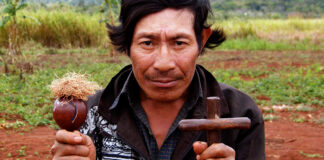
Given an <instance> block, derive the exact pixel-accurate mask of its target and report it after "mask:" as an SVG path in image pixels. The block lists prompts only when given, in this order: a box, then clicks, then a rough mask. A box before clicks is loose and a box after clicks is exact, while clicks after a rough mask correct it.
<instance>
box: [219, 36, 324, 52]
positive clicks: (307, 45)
mask: <svg viewBox="0 0 324 160" xmlns="http://www.w3.org/2000/svg"><path fill="white" fill-rule="evenodd" d="M323 48H324V42H321V43H320V44H315V43H312V42H311V41H310V40H308V39H305V40H302V41H295V42H294V43H290V42H289V41H285V40H282V41H277V42H276V41H270V40H266V39H261V38H257V37H246V38H235V39H233V38H230V39H227V40H226V41H225V42H224V43H223V44H222V45H221V46H219V47H218V48H216V50H248V51H256V50H262V51H264V50H268V51H282V50H290V51H307V50H311V51H318V50H323Z"/></svg>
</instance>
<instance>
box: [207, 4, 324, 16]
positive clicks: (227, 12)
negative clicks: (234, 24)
mask: <svg viewBox="0 0 324 160" xmlns="http://www.w3.org/2000/svg"><path fill="white" fill-rule="evenodd" d="M211 5H212V8H213V10H215V12H217V13H218V17H222V18H231V17H233V16H234V17H268V18H271V17H272V16H273V15H276V16H279V17H282V18H284V17H289V16H290V14H291V13H298V14H300V15H301V16H303V17H320V16H321V15H323V13H324V9H323V8H324V2H323V1H318V0H284V1H279V0H271V1H269V0H241V1H236V0H211Z"/></svg>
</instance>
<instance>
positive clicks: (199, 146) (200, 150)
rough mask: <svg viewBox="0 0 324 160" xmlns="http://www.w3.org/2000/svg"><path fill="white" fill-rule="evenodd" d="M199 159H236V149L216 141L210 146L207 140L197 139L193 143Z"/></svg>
mask: <svg viewBox="0 0 324 160" xmlns="http://www.w3.org/2000/svg"><path fill="white" fill-rule="evenodd" d="M193 149H194V151H195V153H196V155H197V156H196V159H197V160H205V159H206V160H207V159H208V160H220V159H221V160H234V159H235V151H234V149H233V148H231V147H229V146H227V145H225V144H223V143H214V144H212V145H211V146H209V147H208V145H207V143H206V142H200V141H197V142H195V143H194V144H193Z"/></svg>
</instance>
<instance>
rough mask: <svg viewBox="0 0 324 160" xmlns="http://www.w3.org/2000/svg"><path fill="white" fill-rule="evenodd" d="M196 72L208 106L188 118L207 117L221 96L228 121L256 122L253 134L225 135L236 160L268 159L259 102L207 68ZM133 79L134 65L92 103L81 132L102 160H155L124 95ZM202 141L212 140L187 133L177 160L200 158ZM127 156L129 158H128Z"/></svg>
mask: <svg viewBox="0 0 324 160" xmlns="http://www.w3.org/2000/svg"><path fill="white" fill-rule="evenodd" d="M196 71H197V73H198V74H199V78H200V83H201V87H202V91H203V97H204V98H203V102H202V103H201V104H200V105H198V106H195V108H194V109H193V110H192V111H191V112H190V113H189V115H188V117H187V119H200V118H206V107H205V103H206V97H209V96H218V97H220V99H221V108H220V112H221V117H222V118H225V117H249V118H250V119H251V128H250V129H248V130H239V129H231V130H223V131H221V142H222V143H224V144H226V145H228V146H230V147H232V148H233V149H234V150H235V151H236V159H239V160H263V159H265V138H264V121H263V118H262V114H261V113H260V111H259V109H258V107H257V105H256V104H255V102H254V101H253V100H252V99H251V98H250V97H249V96H247V95H246V94H244V93H242V92H241V91H239V90H237V89H235V88H233V87H230V86H228V85H225V84H221V83H218V82H217V81H216V79H215V78H214V77H213V75H212V74H211V73H210V72H208V71H207V70H206V69H204V68H203V67H202V66H200V65H197V67H196ZM130 74H132V68H131V66H130V65H129V66H126V67H125V68H123V69H122V70H121V71H120V72H119V73H118V74H117V75H116V76H115V77H113V78H112V80H111V82H110V83H109V84H108V86H107V87H106V88H105V89H104V90H102V91H99V92H97V93H96V94H95V95H93V96H91V97H90V98H89V100H88V101H87V106H88V107H89V113H88V119H87V121H86V123H85V125H84V126H83V128H82V129H81V130H80V131H81V132H83V133H84V134H88V135H89V136H90V137H91V138H92V139H93V140H94V143H95V145H96V148H97V157H98V159H105V157H106V158H108V157H110V158H114V157H115V158H117V157H118V156H120V157H119V158H123V157H124V159H127V158H128V159H149V158H148V157H149V155H148V151H147V149H146V145H145V142H144V139H143V137H141V134H140V132H139V130H138V128H137V126H136V123H135V121H134V119H135V118H134V115H133V114H132V111H131V109H130V106H129V103H128V100H127V98H126V96H123V95H121V94H120V93H121V91H122V90H123V87H124V83H125V81H127V79H128V78H129V77H130ZM117 100H118V101H117ZM116 102H118V104H116ZM93 123H94V124H93ZM197 140H199V141H206V134H205V132H204V131H200V132H181V136H180V139H179V140H178V143H177V145H176V148H175V150H174V153H173V155H172V159H175V160H179V159H195V153H194V152H193V149H192V144H193V142H194V141H197ZM103 141H105V142H104V143H103ZM105 143H106V144H105ZM120 146H122V147H120ZM118 147H119V148H118ZM113 149H116V150H113ZM123 151H125V152H128V153H129V154H125V155H123V154H122V152H123Z"/></svg>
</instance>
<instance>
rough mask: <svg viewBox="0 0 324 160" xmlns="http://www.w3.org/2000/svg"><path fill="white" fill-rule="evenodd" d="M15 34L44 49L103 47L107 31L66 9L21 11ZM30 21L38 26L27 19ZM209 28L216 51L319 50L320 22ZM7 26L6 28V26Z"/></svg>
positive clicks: (322, 40)
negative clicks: (219, 33)
mask: <svg viewBox="0 0 324 160" xmlns="http://www.w3.org/2000/svg"><path fill="white" fill-rule="evenodd" d="M0 16H1V13H0ZM17 16H18V30H19V32H18V34H19V37H20V41H21V43H22V44H25V45H27V46H29V45H30V44H29V42H30V41H34V42H35V43H39V44H40V45H42V46H45V47H55V48H75V47H82V48H84V47H104V46H105V44H106V42H107V36H106V35H107V31H106V28H105V25H104V23H100V21H101V20H102V19H103V17H102V15H100V14H92V15H89V14H86V13H80V12H75V11H72V10H70V9H64V10H51V11H47V10H44V9H40V10H37V11H22V12H19V13H18V15H17ZM23 16H28V17H34V18H35V19H37V20H38V22H36V21H34V20H32V19H31V18H23ZM213 23H214V25H213V27H220V28H223V29H224V31H225V33H226V34H227V37H228V41H226V42H225V43H224V44H223V45H222V46H221V47H220V48H219V49H220V50H274V51H277V50H313V51H317V50H323V48H324V19H323V18H322V19H285V20H282V19H281V20H268V19H253V20H242V19H232V20H226V21H224V20H219V21H218V20H215V21H214V22H213ZM8 25H9V24H8ZM8 25H6V26H5V27H4V28H3V29H0V48H2V47H4V46H7V44H8V34H9V33H8Z"/></svg>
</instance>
